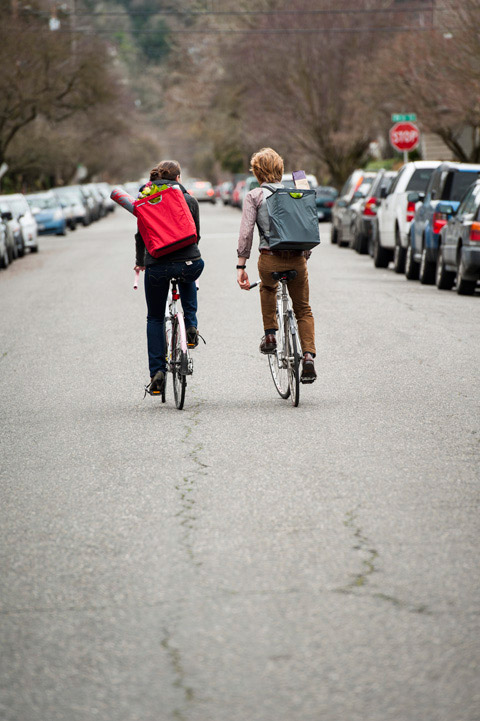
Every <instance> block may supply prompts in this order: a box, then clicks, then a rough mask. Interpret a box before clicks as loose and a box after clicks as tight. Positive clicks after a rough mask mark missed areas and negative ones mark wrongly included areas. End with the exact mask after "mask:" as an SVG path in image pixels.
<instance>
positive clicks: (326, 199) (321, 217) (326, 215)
mask: <svg viewBox="0 0 480 721" xmlns="http://www.w3.org/2000/svg"><path fill="white" fill-rule="evenodd" d="M337 196H338V190H337V189H336V188H333V187H331V186H330V185H318V186H317V187H316V188H315V200H316V203H317V217H318V221H319V222H320V221H330V220H331V218H332V208H333V204H334V202H335V199H336V198H337Z"/></svg>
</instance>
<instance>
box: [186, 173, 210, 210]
mask: <svg viewBox="0 0 480 721" xmlns="http://www.w3.org/2000/svg"><path fill="white" fill-rule="evenodd" d="M185 187H186V189H187V190H188V192H189V193H190V195H193V197H194V198H196V199H197V200H198V202H199V203H202V202H208V203H213V205H215V203H216V202H217V200H216V198H215V191H214V189H213V185H212V184H211V183H210V182H209V181H208V180H197V178H190V179H189V180H187V181H186V183H185Z"/></svg>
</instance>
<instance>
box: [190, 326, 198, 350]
mask: <svg viewBox="0 0 480 721" xmlns="http://www.w3.org/2000/svg"><path fill="white" fill-rule="evenodd" d="M197 345H198V330H197V329H196V328H195V326H193V325H192V326H190V328H187V346H188V347H189V348H196V347H197Z"/></svg>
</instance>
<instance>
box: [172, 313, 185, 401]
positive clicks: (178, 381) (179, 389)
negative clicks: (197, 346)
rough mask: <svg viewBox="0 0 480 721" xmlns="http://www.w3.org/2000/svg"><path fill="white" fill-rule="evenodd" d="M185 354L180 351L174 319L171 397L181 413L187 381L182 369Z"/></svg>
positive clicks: (176, 321)
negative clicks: (172, 396)
mask: <svg viewBox="0 0 480 721" xmlns="http://www.w3.org/2000/svg"><path fill="white" fill-rule="evenodd" d="M184 356H185V353H184V351H183V350H182V346H181V338H180V328H179V324H178V318H176V319H175V322H174V326H173V331H172V360H171V366H172V376H173V395H174V398H175V405H176V406H177V408H178V410H179V411H181V410H182V408H183V404H184V402H185V388H186V385H187V379H186V376H185V372H182V371H184V367H185V365H186V363H187V360H186V358H184Z"/></svg>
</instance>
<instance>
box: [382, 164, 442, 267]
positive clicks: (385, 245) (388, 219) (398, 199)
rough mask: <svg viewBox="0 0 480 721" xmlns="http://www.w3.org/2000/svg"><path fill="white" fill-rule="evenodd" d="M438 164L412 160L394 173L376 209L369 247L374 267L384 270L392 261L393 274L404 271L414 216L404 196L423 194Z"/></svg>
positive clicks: (412, 209) (413, 208)
mask: <svg viewBox="0 0 480 721" xmlns="http://www.w3.org/2000/svg"><path fill="white" fill-rule="evenodd" d="M439 165H440V160H416V161H414V162H411V163H405V165H404V166H403V167H401V168H400V170H399V171H398V175H397V177H396V178H395V180H394V181H393V183H392V185H391V186H390V188H389V190H388V194H387V196H386V197H384V198H383V199H382V200H381V202H380V205H379V206H378V208H377V221H378V226H377V228H378V232H377V234H376V237H375V240H374V247H373V262H374V265H375V267H376V268H386V267H387V265H388V264H389V262H390V261H391V260H393V264H394V269H395V272H396V273H403V272H404V269H405V257H406V252H407V247H408V242H409V232H410V224H411V222H412V220H413V217H414V215H415V203H409V202H408V199H407V196H408V194H409V193H411V192H413V191H417V192H419V193H424V192H425V190H426V187H427V185H428V181H429V180H430V176H431V174H432V173H433V171H434V170H435V168H437V167H438V166H439Z"/></svg>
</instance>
